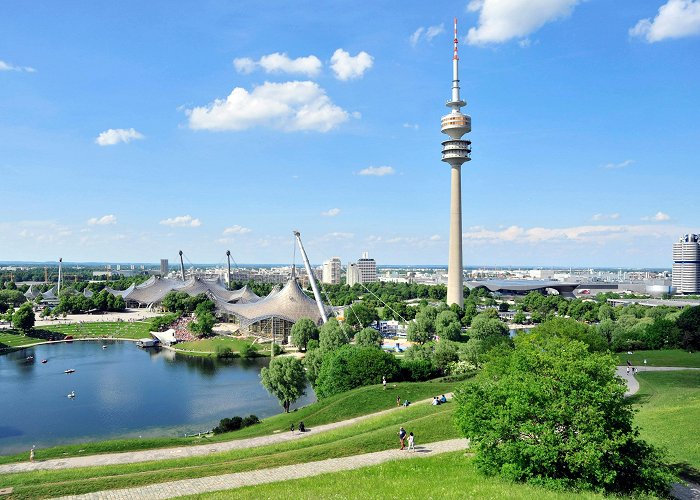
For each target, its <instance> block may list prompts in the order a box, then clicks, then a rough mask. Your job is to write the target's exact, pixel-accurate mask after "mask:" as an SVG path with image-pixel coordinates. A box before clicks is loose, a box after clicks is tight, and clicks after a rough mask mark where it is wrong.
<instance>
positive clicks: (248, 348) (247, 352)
mask: <svg viewBox="0 0 700 500" xmlns="http://www.w3.org/2000/svg"><path fill="white" fill-rule="evenodd" d="M257 355H258V348H257V347H255V346H254V345H253V344H247V345H245V346H243V348H242V349H241V356H242V357H244V358H254V357H256V356H257Z"/></svg>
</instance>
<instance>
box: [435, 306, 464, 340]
mask: <svg viewBox="0 0 700 500" xmlns="http://www.w3.org/2000/svg"><path fill="white" fill-rule="evenodd" d="M435 333H437V335H438V336H439V337H440V340H442V339H447V340H459V339H460V338H461V337H462V324H461V323H460V322H459V316H457V314H455V313H454V312H452V311H451V310H447V311H442V312H441V313H438V315H437V317H436V318H435Z"/></svg>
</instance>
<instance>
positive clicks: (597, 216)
mask: <svg viewBox="0 0 700 500" xmlns="http://www.w3.org/2000/svg"><path fill="white" fill-rule="evenodd" d="M619 218H620V214H619V213H617V212H615V213H612V214H594V215H593V217H591V220H594V221H600V220H606V219H610V220H617V219H619Z"/></svg>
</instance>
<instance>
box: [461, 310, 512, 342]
mask: <svg viewBox="0 0 700 500" xmlns="http://www.w3.org/2000/svg"><path fill="white" fill-rule="evenodd" d="M468 333H469V338H474V339H478V340H485V339H487V338H489V337H507V336H508V327H507V326H506V325H505V324H504V323H503V322H502V321H501V320H498V319H495V318H492V317H489V316H488V315H486V314H484V313H481V314H477V315H476V317H475V318H474V319H473V320H472V326H471V328H470V329H469V332H468Z"/></svg>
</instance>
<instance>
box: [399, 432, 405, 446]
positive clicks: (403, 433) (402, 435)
mask: <svg viewBox="0 0 700 500" xmlns="http://www.w3.org/2000/svg"><path fill="white" fill-rule="evenodd" d="M405 439H406V429H404V428H403V427H399V443H401V448H400V449H401V450H403V449H404V448H405V447H406V445H405V443H404V441H405Z"/></svg>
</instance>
